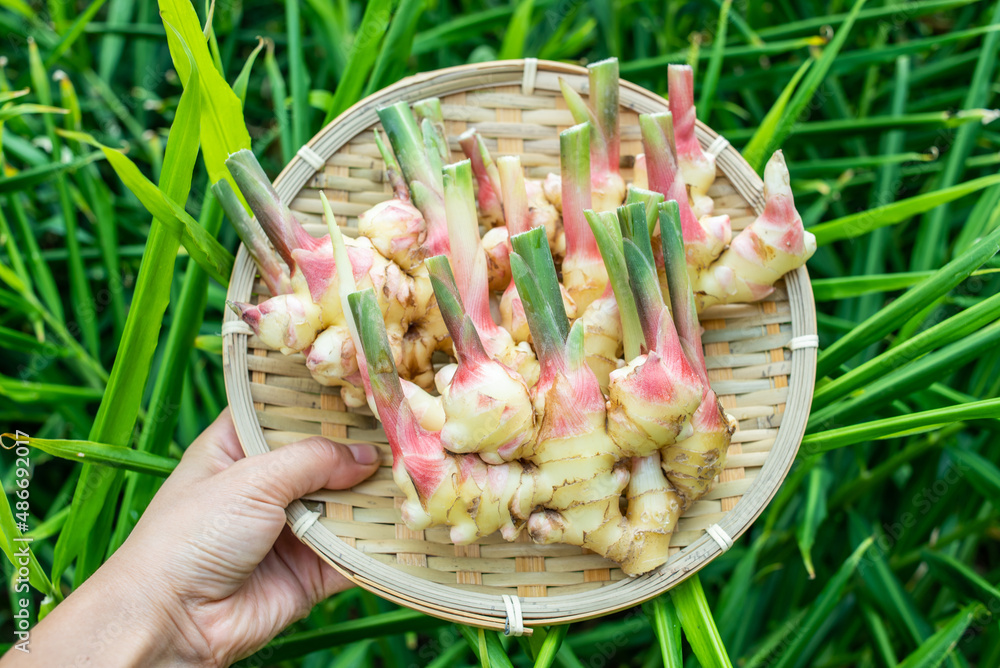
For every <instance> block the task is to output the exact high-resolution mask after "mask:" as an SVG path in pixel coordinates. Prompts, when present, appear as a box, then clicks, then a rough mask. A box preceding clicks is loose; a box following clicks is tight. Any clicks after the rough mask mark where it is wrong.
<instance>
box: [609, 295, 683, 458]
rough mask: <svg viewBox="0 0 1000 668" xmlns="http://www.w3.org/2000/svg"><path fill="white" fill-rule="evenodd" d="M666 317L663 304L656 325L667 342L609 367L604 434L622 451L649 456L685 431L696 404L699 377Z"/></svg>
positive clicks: (666, 313)
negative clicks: (611, 369) (660, 316)
mask: <svg viewBox="0 0 1000 668" xmlns="http://www.w3.org/2000/svg"><path fill="white" fill-rule="evenodd" d="M669 319H670V313H669V312H668V311H667V310H666V309H663V320H664V323H663V324H661V325H660V329H661V337H662V338H663V339H664V340H666V341H667V343H665V344H662V345H658V346H656V349H655V350H651V351H649V352H648V353H647V354H645V355H640V356H639V357H636V358H635V359H634V360H632V361H631V362H629V364H628V365H627V366H625V367H624V368H621V369H618V370H616V371H612V372H611V382H610V384H609V386H608V434H609V435H610V436H611V438H612V439H613V440H614V441H615V443H617V444H618V446H619V447H620V448H621V449H622V451H623V452H624V453H626V454H628V455H636V456H646V455H650V454H652V453H653V452H656V451H657V450H658V449H659V448H660V447H662V446H664V445H666V444H670V443H673V442H675V441H676V440H677V439H678V438H682V437H684V436H686V433H685V432H689V431H690V429H691V427H690V424H689V422H690V419H691V414H692V413H694V411H695V409H696V408H697V407H698V405H699V404H700V403H701V396H702V384H701V381H700V380H699V379H698V376H697V374H696V373H695V372H694V370H693V369H692V368H691V366H690V364H689V363H688V361H687V359H686V358H685V357H684V354H683V352H682V350H681V347H680V342H679V341H678V340H677V334H676V332H674V326H673V323H672V322H669ZM663 330H668V331H667V332H664V331H663Z"/></svg>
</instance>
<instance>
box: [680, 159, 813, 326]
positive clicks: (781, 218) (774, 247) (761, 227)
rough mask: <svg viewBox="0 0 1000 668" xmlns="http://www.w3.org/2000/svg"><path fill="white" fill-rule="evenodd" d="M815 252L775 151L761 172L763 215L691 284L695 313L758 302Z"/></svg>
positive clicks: (786, 174)
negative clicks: (762, 180)
mask: <svg viewBox="0 0 1000 668" xmlns="http://www.w3.org/2000/svg"><path fill="white" fill-rule="evenodd" d="M686 241H687V239H686V237H685V242H686ZM815 252H816V237H815V236H813V234H812V233H810V232H807V231H806V230H805V229H804V228H803V226H802V218H801V217H800V216H799V214H798V211H796V210H795V201H794V199H793V197H792V188H791V185H790V183H789V175H788V166H787V165H786V164H785V158H784V156H783V155H782V153H781V151H778V152H776V153H775V154H774V155H773V156H771V159H770V160H768V162H767V166H766V167H765V168H764V211H763V213H761V214H760V215H759V216H758V217H757V219H756V220H754V221H753V222H752V223H750V225H748V226H747V227H746V228H744V229H743V230H742V231H741V232H740V233H739V234H738V235H736V238H734V239H733V242H732V244H731V245H730V247H729V248H728V249H727V250H726V252H725V253H723V254H722V255H721V256H720V257H719V259H718V260H716V261H715V262H714V263H713V264H712V265H711V267H709V268H708V271H706V272H704V273H702V274H701V275H700V276H698V278H697V280H696V281H695V282H694V285H695V296H696V301H697V304H698V309H699V310H702V309H705V308H707V307H708V306H711V305H713V304H734V303H744V302H753V301H758V300H760V299H763V298H764V297H766V296H768V295H769V294H771V293H772V292H773V291H774V284H775V282H777V280H778V279H779V278H781V277H782V276H784V275H785V274H787V273H788V272H790V271H792V270H794V269H798V268H799V267H801V266H802V265H803V264H805V263H806V260H808V259H809V258H810V257H812V254H813V253H815Z"/></svg>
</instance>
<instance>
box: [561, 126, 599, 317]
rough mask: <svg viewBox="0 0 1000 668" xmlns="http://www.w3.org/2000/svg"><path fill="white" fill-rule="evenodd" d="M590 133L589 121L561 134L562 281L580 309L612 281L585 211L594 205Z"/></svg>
mask: <svg viewBox="0 0 1000 668" xmlns="http://www.w3.org/2000/svg"><path fill="white" fill-rule="evenodd" d="M590 134H591V133H590V125H589V124H588V123H583V124H581V125H574V126H573V127H571V128H569V129H568V130H564V131H563V132H561V133H560V134H559V152H560V163H561V165H562V203H563V207H562V209H563V229H564V230H565V232H566V257H565V258H564V259H563V264H562V275H563V281H562V282H563V285H564V286H565V287H566V291H567V292H569V294H570V296H571V297H572V298H573V302H574V303H575V304H576V307H577V309H578V311H579V312H583V311H585V310H586V309H587V306H589V305H590V302H592V301H594V300H595V299H597V298H598V297H600V296H601V293H603V292H604V288H605V287H606V286H607V284H608V272H607V269H606V268H605V267H604V262H603V261H602V260H601V252H600V250H599V249H598V247H597V240H596V239H595V238H594V233H593V232H592V231H591V229H590V225H589V224H588V223H587V218H586V216H585V215H584V213H583V212H584V210H585V209H590V208H591V201H590Z"/></svg>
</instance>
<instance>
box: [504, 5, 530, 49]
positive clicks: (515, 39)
mask: <svg viewBox="0 0 1000 668" xmlns="http://www.w3.org/2000/svg"><path fill="white" fill-rule="evenodd" d="M534 8H535V1H534V0H517V8H516V9H515V10H514V13H513V14H511V17H510V23H509V24H507V29H506V30H505V31H504V33H503V42H501V43H500V51H499V53H498V54H497V60H514V59H515V58H524V57H525V55H526V53H525V45H526V44H527V42H528V33H529V32H530V30H531V12H532V10H533V9H534Z"/></svg>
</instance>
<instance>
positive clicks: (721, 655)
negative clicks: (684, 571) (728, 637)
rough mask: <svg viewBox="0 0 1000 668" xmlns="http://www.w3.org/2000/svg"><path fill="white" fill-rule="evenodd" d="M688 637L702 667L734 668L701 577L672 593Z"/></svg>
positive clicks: (685, 635)
mask: <svg viewBox="0 0 1000 668" xmlns="http://www.w3.org/2000/svg"><path fill="white" fill-rule="evenodd" d="M670 598H671V599H672V600H673V603H674V606H675V608H676V609H677V617H678V619H680V622H681V627H682V628H683V629H684V637H685V638H687V641H688V643H689V644H690V645H691V650H692V651H693V652H694V655H695V656H696V657H697V658H698V661H699V662H701V665H702V666H712V667H713V668H714V667H716V666H719V667H722V668H732V665H733V664H732V663H731V662H730V661H729V655H728V654H727V653H726V647H725V645H723V644H722V638H721V637H720V636H719V629H717V628H716V626H715V620H714V619H713V618H712V610H711V608H710V607H709V605H708V601H707V600H706V599H705V590H704V589H702V586H701V579H700V578H699V577H698V575H697V574H695V575H692V576H691V577H689V578H688V579H687V580H685V581H684V582H682V583H681V584H679V585H677V586H676V587H674V588H673V589H671V590H670Z"/></svg>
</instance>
